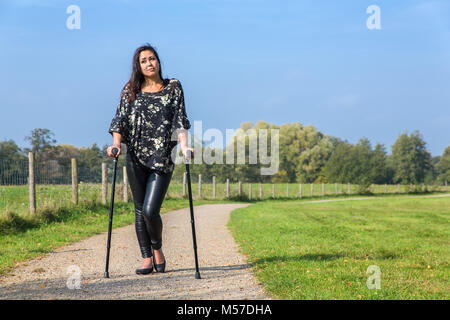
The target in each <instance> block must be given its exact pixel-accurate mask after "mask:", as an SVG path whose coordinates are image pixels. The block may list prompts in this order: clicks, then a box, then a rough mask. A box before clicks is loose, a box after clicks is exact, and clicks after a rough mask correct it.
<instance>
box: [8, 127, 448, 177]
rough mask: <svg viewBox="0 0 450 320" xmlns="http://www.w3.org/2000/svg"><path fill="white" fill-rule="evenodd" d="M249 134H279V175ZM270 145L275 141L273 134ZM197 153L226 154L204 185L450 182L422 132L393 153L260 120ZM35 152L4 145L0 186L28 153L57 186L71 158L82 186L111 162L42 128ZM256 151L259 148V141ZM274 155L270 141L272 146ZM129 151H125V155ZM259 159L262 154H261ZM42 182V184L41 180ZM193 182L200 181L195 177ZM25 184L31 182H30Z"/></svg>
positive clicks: (207, 167)
mask: <svg viewBox="0 0 450 320" xmlns="http://www.w3.org/2000/svg"><path fill="white" fill-rule="evenodd" d="M249 129H252V130H254V132H256V133H257V134H256V136H257V137H259V135H258V133H259V130H261V129H269V130H270V129H278V130H279V167H278V170H277V172H276V174H274V175H261V174H260V169H261V167H267V165H263V164H261V163H260V162H259V161H258V163H257V164H249V161H248V150H249V144H250V139H249V136H248V132H249ZM268 132H269V137H268V141H270V131H268ZM191 138H192V139H193V140H192V143H191V145H193V146H194V148H195V149H196V150H200V149H203V151H204V152H205V153H209V154H213V155H214V154H221V155H222V156H223V164H218V163H215V164H206V163H201V164H195V163H194V164H192V165H191V174H192V176H193V177H196V176H197V175H198V174H201V175H202V180H203V181H204V182H210V181H211V180H212V177H213V176H215V177H216V181H217V182H225V181H226V179H230V182H237V181H242V182H261V183H322V182H324V183H351V184H358V185H361V186H369V185H370V184H372V183H374V184H384V183H387V184H397V183H400V184H416V185H417V184H422V183H425V184H440V185H442V184H445V183H446V181H450V146H447V147H446V148H445V150H444V151H443V154H442V155H440V156H435V157H432V156H431V154H430V152H429V151H428V150H427V148H426V143H425V141H424V140H423V138H422V136H421V134H420V133H419V132H418V131H414V132H412V133H410V134H408V133H407V132H404V133H402V134H400V135H399V136H398V137H397V139H396V141H395V143H394V144H393V145H392V146H391V153H390V154H388V153H387V151H386V147H385V146H384V145H383V144H380V143H377V144H375V146H372V144H371V143H370V141H369V140H368V139H367V138H361V139H360V140H359V141H358V142H357V143H356V144H352V143H349V142H348V141H345V140H342V139H340V138H337V137H334V136H331V135H326V134H324V133H322V132H320V131H318V130H317V129H316V128H315V127H314V126H312V125H308V126H303V125H302V124H301V123H300V122H296V123H287V124H283V125H281V126H277V125H274V124H269V123H267V122H264V121H259V122H257V123H256V124H255V125H253V124H252V123H251V122H244V123H242V124H241V126H240V128H239V130H237V131H236V133H235V135H234V136H233V138H232V140H231V142H230V144H229V145H228V146H226V148H225V149H223V150H220V149H217V148H216V149H215V148H211V147H209V146H205V145H202V142H199V141H196V140H195V139H194V138H195V137H191ZM238 139H242V141H244V143H245V148H246V149H245V150H246V154H245V159H246V160H245V163H244V164H237V161H236V160H237V152H233V153H234V160H235V161H233V163H232V164H226V156H227V151H228V150H229V149H228V148H230V147H234V150H237V141H238ZM25 140H27V141H28V142H29V143H30V146H31V148H24V149H21V148H20V147H19V146H18V145H17V144H16V143H15V142H14V141H13V140H5V141H0V160H1V161H0V162H1V163H2V165H1V166H0V183H2V184H6V183H7V181H9V180H8V179H9V176H10V175H13V174H15V175H17V174H22V175H26V173H23V172H22V173H21V172H20V171H23V169H20V168H19V167H18V166H17V163H18V161H17V160H24V161H25V160H27V159H28V152H30V151H31V152H33V153H34V154H35V161H36V163H46V164H48V165H51V166H53V167H54V168H57V169H58V170H52V171H51V172H50V173H48V172H47V173H46V176H47V178H48V176H49V175H55V177H54V180H52V181H55V182H53V183H58V175H57V172H64V170H66V171H68V174H67V175H61V174H60V175H61V180H60V181H59V183H65V182H64V177H66V179H67V177H70V165H71V158H76V159H77V165H78V177H79V180H80V181H85V182H100V181H101V163H102V162H105V161H107V162H109V163H110V162H111V159H110V158H108V157H107V156H106V148H107V147H108V145H104V146H102V147H99V146H98V145H97V144H96V143H94V144H93V145H92V146H90V147H81V148H77V147H75V146H73V145H67V144H56V139H55V137H54V134H53V133H52V132H51V131H50V130H49V129H42V128H37V129H34V130H32V131H31V133H30V135H29V136H27V137H25ZM256 145H257V148H259V146H260V143H259V142H258V143H257V144H256ZM267 145H268V146H269V153H270V152H271V150H270V142H268V143H267ZM123 151H125V146H124V150H123ZM257 154H259V150H257ZM124 158H125V157H119V162H118V165H119V167H122V166H124V165H125V162H124V161H125V159H124ZM184 171H185V167H184V165H182V164H179V165H177V166H176V167H175V171H174V174H173V178H172V179H173V180H177V181H178V182H181V181H182V176H183V173H184ZM38 180H39V179H38ZM194 181H196V180H195V178H194ZM24 183H26V178H25V182H24Z"/></svg>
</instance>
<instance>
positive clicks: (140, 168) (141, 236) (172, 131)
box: [107, 44, 194, 274]
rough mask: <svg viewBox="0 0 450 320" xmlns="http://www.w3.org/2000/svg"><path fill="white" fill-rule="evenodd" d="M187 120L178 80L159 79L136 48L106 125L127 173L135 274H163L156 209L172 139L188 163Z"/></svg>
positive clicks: (148, 49)
mask: <svg viewBox="0 0 450 320" xmlns="http://www.w3.org/2000/svg"><path fill="white" fill-rule="evenodd" d="M190 127H191V125H190V123H189V120H188V118H187V116H186V110H185V106H184V95H183V89H182V87H181V83H180V81H178V80H177V79H173V78H172V79H163V77H162V72H161V62H160V59H159V56H158V53H157V52H156V50H155V49H154V48H153V47H152V46H151V45H149V44H146V45H144V46H141V47H139V48H138V49H136V51H135V53H134V56H133V62H132V72H131V77H130V80H129V81H128V82H127V83H126V84H125V86H124V88H123V89H122V92H121V95H120V104H119V106H118V107H117V111H116V115H115V116H114V118H113V119H112V121H111V125H110V128H109V133H111V135H112V136H113V145H112V146H110V147H108V149H107V153H108V156H110V157H114V155H113V154H112V149H113V148H117V149H119V152H118V153H117V155H116V156H119V155H120V153H121V150H120V145H121V143H124V144H126V146H127V148H126V149H127V150H126V168H127V169H126V170H127V175H128V180H129V183H130V187H131V191H132V193H133V201H134V208H135V210H134V211H135V228H136V234H137V239H138V242H139V247H140V250H141V254H142V258H143V259H144V260H143V264H142V267H141V268H139V269H136V273H137V274H149V273H151V272H152V271H153V268H155V270H156V271H157V272H164V270H165V265H166V260H165V257H164V254H163V252H162V249H161V247H162V227H163V226H162V220H161V216H160V213H159V211H160V208H161V204H162V202H163V200H164V196H165V194H166V191H167V189H168V187H169V183H170V180H171V178H172V173H173V170H174V166H175V165H174V159H175V158H174V157H175V156H176V154H177V153H176V146H177V138H178V139H179V140H180V144H181V151H182V153H183V156H184V157H185V158H186V159H187V158H188V155H187V153H188V151H189V150H190V151H191V152H192V154H193V152H194V149H192V148H188V146H187V130H188V129H189V128H190Z"/></svg>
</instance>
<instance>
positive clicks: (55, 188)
mask: <svg viewBox="0 0 450 320" xmlns="http://www.w3.org/2000/svg"><path fill="white" fill-rule="evenodd" d="M112 167H113V162H112V160H111V161H107V162H104V163H102V165H101V167H99V168H97V169H96V168H94V170H87V169H85V168H83V169H82V170H79V168H78V166H77V160H76V159H71V162H70V164H69V163H67V164H63V165H61V164H59V163H58V162H56V161H53V162H52V161H47V162H46V163H35V161H34V156H33V154H32V153H30V154H29V159H28V160H18V161H11V160H2V161H0V178H1V179H0V213H1V212H4V211H6V210H7V209H8V210H12V211H18V212H27V211H28V212H30V213H31V214H33V213H35V212H36V209H37V208H42V207H44V208H45V207H47V206H52V207H55V206H56V207H58V206H63V205H67V204H69V203H72V204H78V203H83V202H102V203H104V204H106V203H108V201H109V197H110V193H111V189H110V187H109V185H110V182H111V177H112V170H113V169H112ZM91 169H93V168H91ZM127 180H128V179H127V174H126V170H125V167H122V168H120V167H118V170H117V176H116V189H115V201H124V202H128V201H130V200H132V194H131V189H130V187H129V185H128V182H127ZM191 183H192V192H193V197H194V199H227V198H240V199H249V200H260V199H261V200H263V199H277V198H284V199H301V198H306V197H314V196H327V195H349V194H357V193H360V191H361V189H360V186H358V185H352V184H348V183H347V184H343V183H331V184H330V183H327V184H325V183H321V184H314V183H312V184H305V183H277V184H261V183H251V182H242V181H238V182H237V183H230V179H226V182H225V183H216V177H212V181H208V182H206V181H204V180H203V179H202V175H201V174H199V175H198V177H193V176H192V177H191ZM369 191H370V192H372V193H374V194H390V193H413V192H435V191H445V192H447V191H448V187H447V182H446V183H445V185H444V186H437V185H424V184H421V185H401V184H396V185H387V184H384V185H371V186H370V187H369ZM186 195H187V186H186V173H184V175H183V179H182V181H176V180H175V179H173V180H172V182H171V184H170V186H169V189H168V192H167V195H166V198H184V197H186Z"/></svg>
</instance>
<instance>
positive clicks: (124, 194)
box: [123, 166, 128, 202]
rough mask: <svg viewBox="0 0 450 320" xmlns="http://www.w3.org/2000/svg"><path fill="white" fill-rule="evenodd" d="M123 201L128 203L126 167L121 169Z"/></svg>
mask: <svg viewBox="0 0 450 320" xmlns="http://www.w3.org/2000/svg"><path fill="white" fill-rule="evenodd" d="M123 201H124V202H128V174H127V167H125V166H124V167H123Z"/></svg>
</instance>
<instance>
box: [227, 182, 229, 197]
mask: <svg viewBox="0 0 450 320" xmlns="http://www.w3.org/2000/svg"><path fill="white" fill-rule="evenodd" d="M229 197H230V179H228V178H227V198H229Z"/></svg>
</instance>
